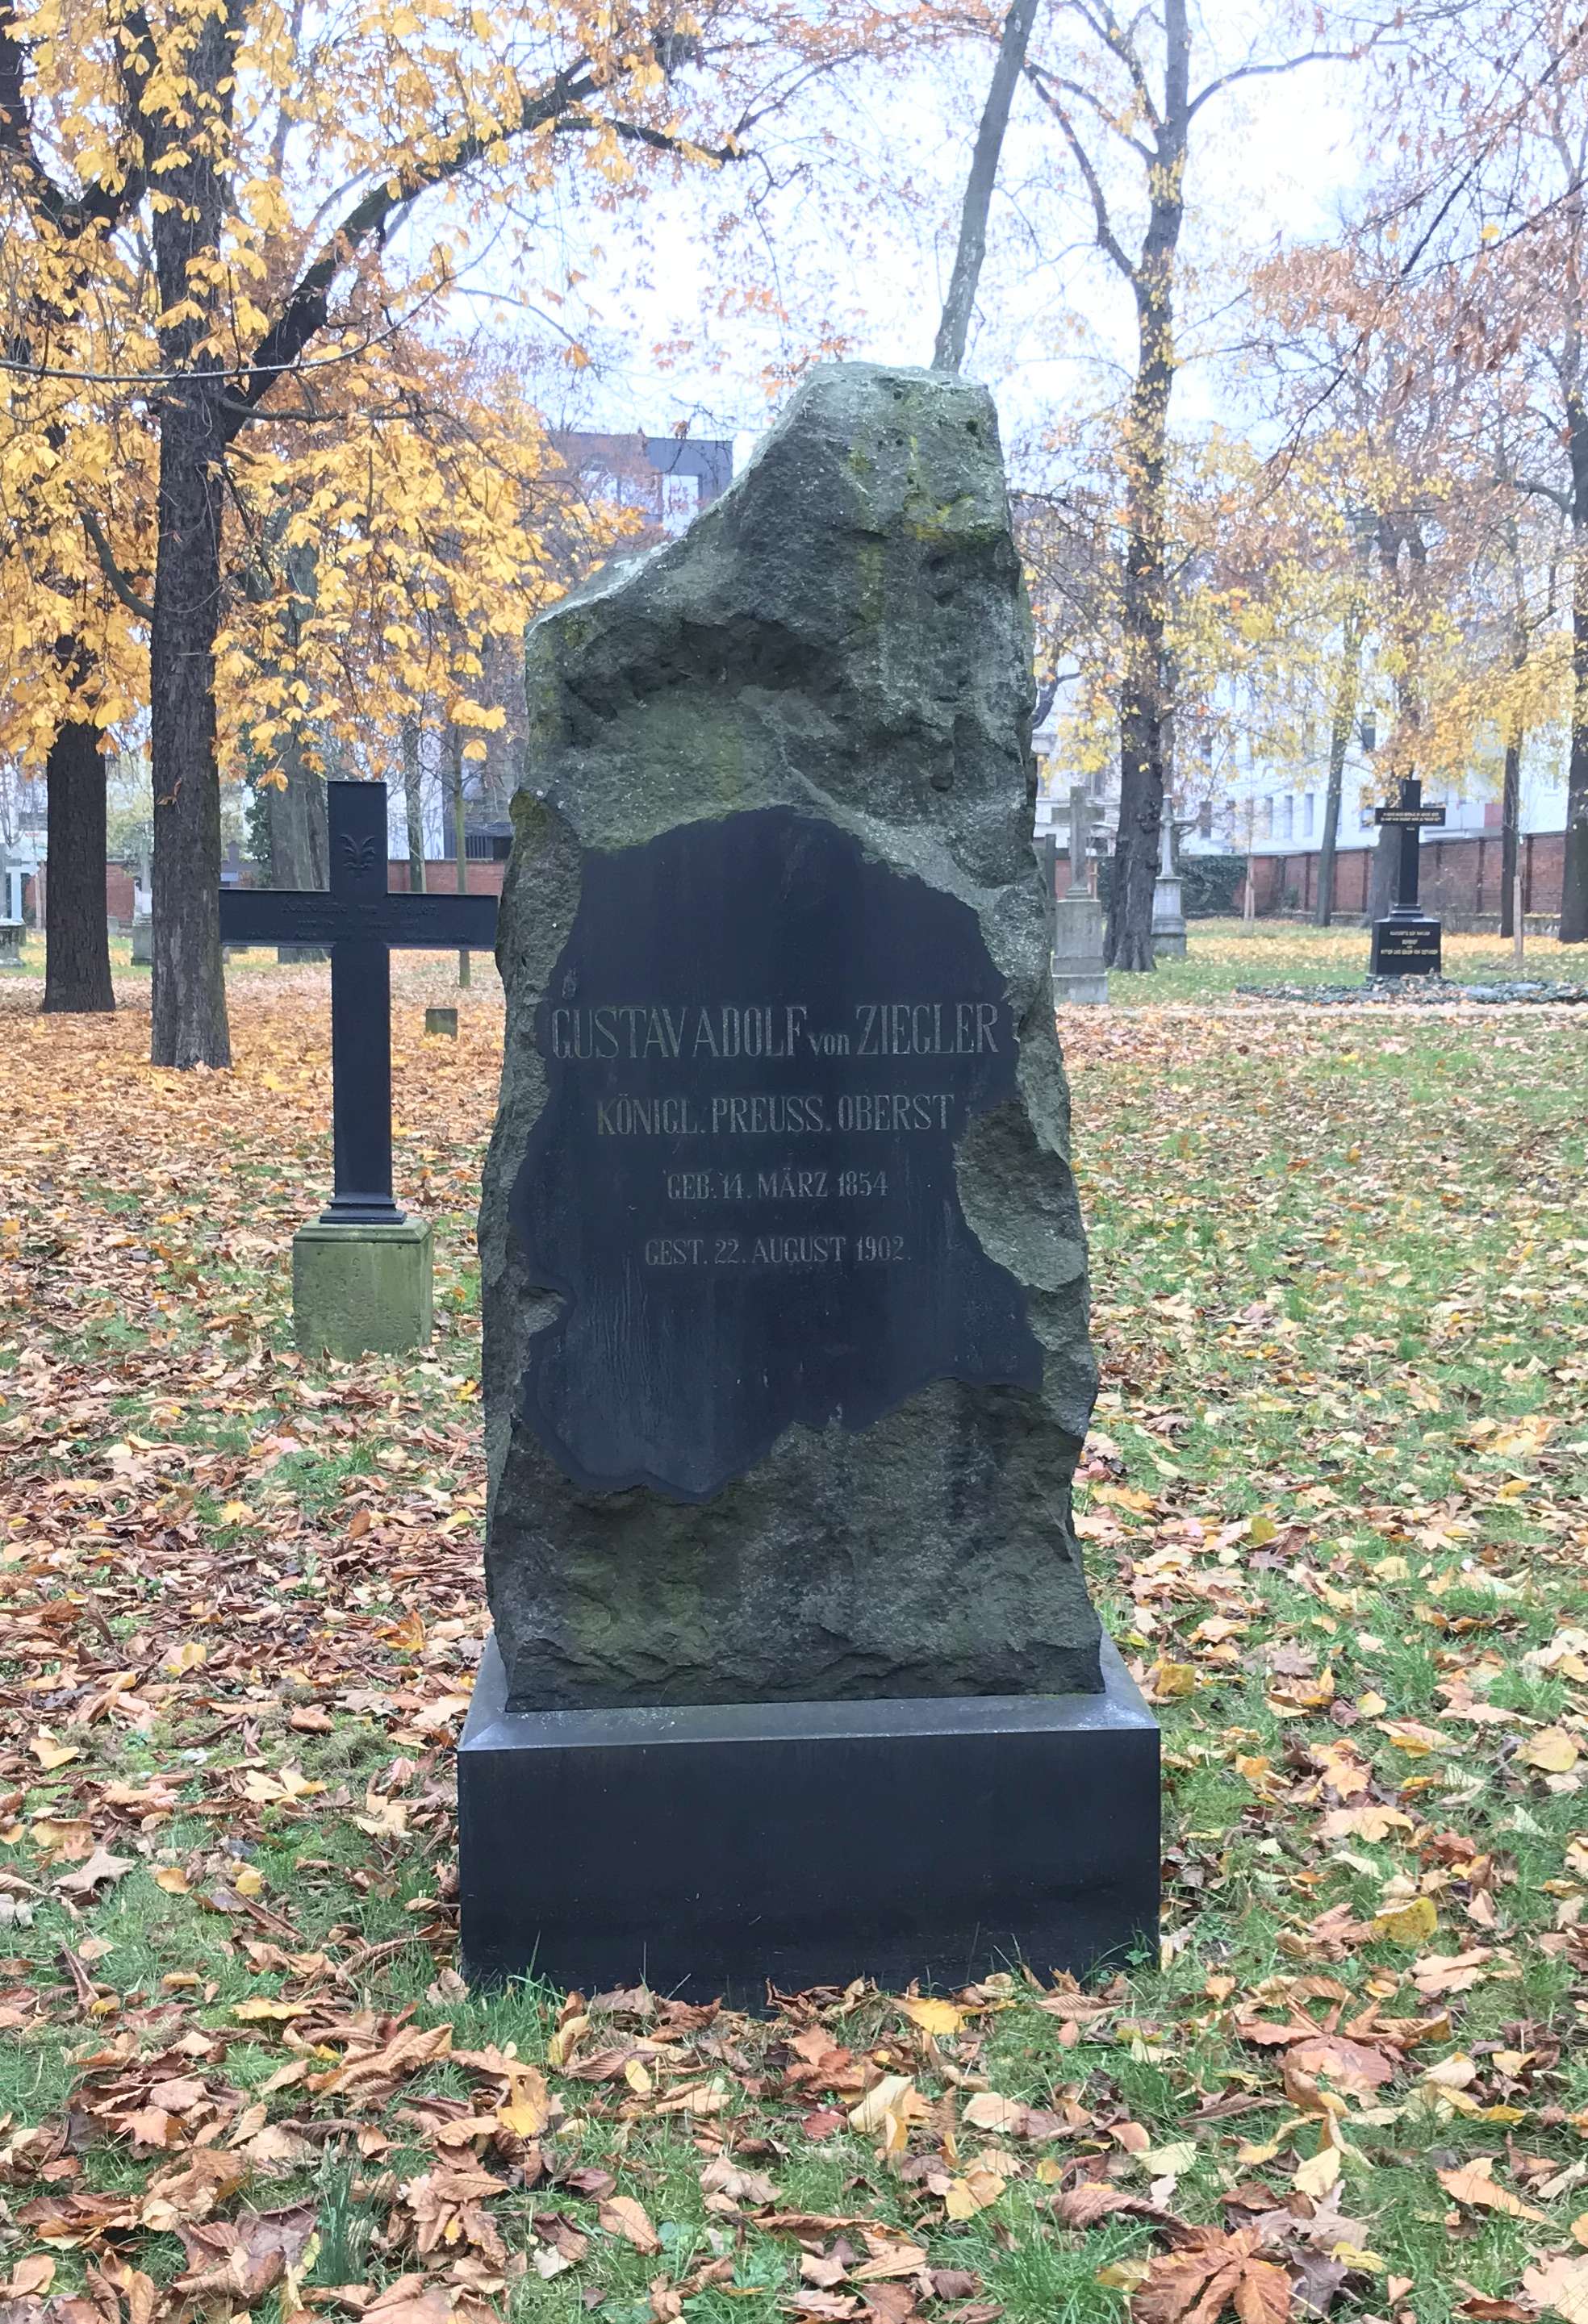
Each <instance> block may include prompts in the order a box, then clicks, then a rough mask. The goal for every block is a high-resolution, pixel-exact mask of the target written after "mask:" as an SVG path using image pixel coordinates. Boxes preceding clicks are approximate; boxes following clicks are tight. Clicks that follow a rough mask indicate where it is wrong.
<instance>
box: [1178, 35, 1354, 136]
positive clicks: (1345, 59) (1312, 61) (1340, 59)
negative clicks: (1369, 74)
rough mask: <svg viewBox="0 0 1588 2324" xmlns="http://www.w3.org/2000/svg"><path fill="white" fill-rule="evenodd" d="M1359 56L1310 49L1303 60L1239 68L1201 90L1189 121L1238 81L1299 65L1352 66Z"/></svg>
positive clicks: (1188, 110)
mask: <svg viewBox="0 0 1588 2324" xmlns="http://www.w3.org/2000/svg"><path fill="white" fill-rule="evenodd" d="M1356 53H1357V52H1356V51H1355V50H1354V49H1306V50H1304V51H1303V52H1302V54H1301V55H1300V56H1297V57H1281V58H1279V60H1277V61H1276V62H1274V63H1273V64H1271V65H1236V66H1235V67H1234V68H1233V70H1231V71H1230V72H1227V73H1221V74H1220V75H1219V77H1218V78H1217V80H1210V81H1209V82H1208V84H1207V87H1206V88H1203V89H1198V91H1197V93H1196V96H1195V97H1193V98H1192V99H1191V102H1190V104H1189V105H1188V106H1187V107H1186V119H1187V120H1189V119H1190V117H1191V115H1193V114H1194V113H1196V112H1198V111H1200V109H1201V107H1202V106H1205V104H1206V103H1207V100H1208V98H1209V97H1217V96H1219V95H1220V94H1221V93H1222V91H1223V90H1224V89H1226V88H1232V87H1233V84H1234V83H1235V82H1236V81H1238V80H1259V79H1261V78H1263V77H1264V76H1265V75H1266V74H1270V73H1288V72H1294V71H1295V70H1296V69H1297V66H1298V65H1319V64H1334V65H1348V64H1350V63H1351V62H1352V61H1353V58H1354V57H1355V55H1356Z"/></svg>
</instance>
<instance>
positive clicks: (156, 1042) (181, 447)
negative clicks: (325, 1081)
mask: <svg viewBox="0 0 1588 2324" xmlns="http://www.w3.org/2000/svg"><path fill="white" fill-rule="evenodd" d="M221 449H222V447H221V437H220V429H219V425H218V414H217V409H216V400H215V396H214V392H213V390H212V389H211V388H210V386H209V385H208V383H202V384H200V383H190V384H189V383H182V384H181V385H180V386H173V387H172V388H171V390H170V391H169V392H168V393H167V397H166V401H165V406H164V410H163V412H162V420H161V430H160V536H159V548H158V550H157V554H156V558H155V568H154V621H153V624H152V635H151V641H150V657H149V690H150V710H151V717H150V742H151V750H152V758H153V762H154V926H153V929H152V936H153V979H152V982H153V1026H152V1038H151V1042H150V1052H149V1054H150V1058H151V1062H152V1064H154V1065H177V1066H183V1067H186V1066H189V1065H230V1064H231V1062H232V1047H231V1040H230V1037H229V1035H228V1032H227V1028H226V982H225V979H224V977H223V975H222V973H221V958H220V862H221V853H220V779H219V774H218V771H217V765H216V755H215V633H216V629H217V624H218V619H219V599H220V519H221V506H220V476H221V470H220V460H221Z"/></svg>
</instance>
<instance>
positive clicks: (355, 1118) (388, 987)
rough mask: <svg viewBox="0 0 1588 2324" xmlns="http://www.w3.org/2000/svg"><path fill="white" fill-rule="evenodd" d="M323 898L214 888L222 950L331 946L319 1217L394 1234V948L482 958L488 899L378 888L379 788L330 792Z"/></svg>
mask: <svg viewBox="0 0 1588 2324" xmlns="http://www.w3.org/2000/svg"><path fill="white" fill-rule="evenodd" d="M326 791H327V795H328V802H329V810H330V839H331V850H330V853H331V866H330V871H331V884H330V886H329V888H328V889H304V888H288V889H282V888H223V889H222V890H221V895H220V933H221V941H222V942H223V943H224V944H241V945H250V944H309V945H329V946H330V953H331V1129H332V1144H333V1148H334V1152H335V1157H336V1165H335V1167H336V1183H335V1185H334V1187H333V1189H332V1194H331V1199H330V1203H329V1205H328V1208H327V1209H326V1210H325V1211H324V1213H322V1216H323V1217H324V1218H326V1219H328V1220H337V1219H341V1220H346V1222H348V1223H349V1224H359V1225H371V1226H396V1225H398V1224H400V1223H401V1222H402V1212H401V1211H400V1210H399V1209H398V1207H397V1205H396V1203H394V1202H393V1201H392V964H391V958H390V952H391V947H392V945H398V946H402V947H404V948H406V949H407V950H408V951H410V952H453V951H461V950H469V951H474V952H489V951H490V950H491V948H492V946H493V945H494V943H495V941H496V899H495V897H494V896H404V895H392V894H389V893H388V891H387V888H386V787H385V785H384V784H383V783H328V784H327V785H326Z"/></svg>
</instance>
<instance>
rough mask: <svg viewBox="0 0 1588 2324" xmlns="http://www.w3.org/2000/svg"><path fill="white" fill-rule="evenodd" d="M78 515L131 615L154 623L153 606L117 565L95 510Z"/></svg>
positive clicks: (105, 571) (93, 547)
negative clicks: (134, 614)
mask: <svg viewBox="0 0 1588 2324" xmlns="http://www.w3.org/2000/svg"><path fill="white" fill-rule="evenodd" d="M78 516H79V517H80V518H81V519H82V524H83V530H84V531H85V532H86V533H87V534H88V540H89V544H90V546H91V547H92V549H93V551H94V554H95V556H96V557H97V558H98V559H99V563H100V565H101V567H102V568H103V570H104V574H105V578H106V580H107V581H108V582H109V584H110V586H111V587H112V589H114V590H115V594H116V595H117V596H118V597H119V598H120V600H121V602H122V604H124V605H125V607H126V609H127V611H128V613H136V615H137V617H138V619H139V620H140V621H141V622H152V620H153V619H154V608H153V606H152V604H150V603H149V601H148V599H147V598H146V597H140V596H139V595H138V593H137V591H136V590H135V589H134V586H133V585H132V583H131V582H130V581H129V580H128V579H127V576H126V575H125V573H124V572H123V571H122V569H121V567H120V566H119V565H118V564H117V563H116V561H115V552H114V551H113V549H111V546H110V543H109V541H108V540H107V539H106V537H105V528H104V526H103V525H102V524H101V523H100V521H99V520H98V518H97V516H96V515H95V514H94V512H93V510H92V509H79V510H78Z"/></svg>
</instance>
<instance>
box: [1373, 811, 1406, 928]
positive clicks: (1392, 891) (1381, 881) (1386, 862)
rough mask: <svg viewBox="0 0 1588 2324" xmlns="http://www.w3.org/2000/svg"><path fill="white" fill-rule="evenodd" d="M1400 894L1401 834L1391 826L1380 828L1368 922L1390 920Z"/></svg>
mask: <svg viewBox="0 0 1588 2324" xmlns="http://www.w3.org/2000/svg"><path fill="white" fill-rule="evenodd" d="M1399 892H1400V834H1399V831H1398V830H1397V828H1396V826H1395V825H1393V824H1391V823H1384V824H1380V826H1379V839H1378V844H1377V845H1376V846H1375V848H1374V849H1373V861H1372V864H1371V869H1370V874H1369V881H1368V922H1369V925H1370V926H1371V924H1372V922H1373V921H1374V920H1382V919H1387V918H1389V916H1390V912H1391V911H1392V910H1393V909H1394V908H1395V899H1396V897H1397V896H1398V895H1399Z"/></svg>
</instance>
